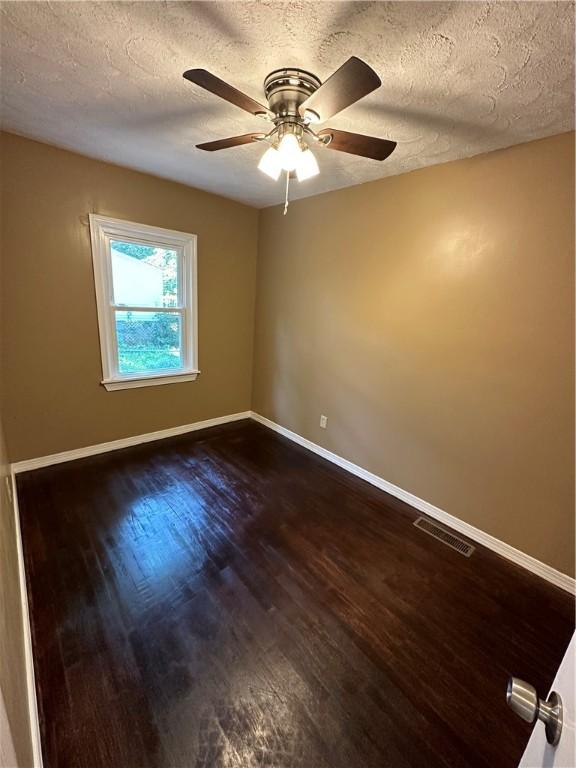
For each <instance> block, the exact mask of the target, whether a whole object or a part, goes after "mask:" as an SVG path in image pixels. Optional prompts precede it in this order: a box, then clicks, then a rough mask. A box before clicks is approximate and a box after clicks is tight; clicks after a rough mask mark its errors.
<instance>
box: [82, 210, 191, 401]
mask: <svg viewBox="0 0 576 768" xmlns="http://www.w3.org/2000/svg"><path fill="white" fill-rule="evenodd" d="M89 219H90V237H91V241H92V261H93V264H94V281H95V285H96V305H97V309H98V330H99V333H100V351H101V354H102V375H103V378H102V381H101V384H103V385H104V387H105V388H106V389H107V390H108V391H112V390H116V389H131V388H133V387H149V386H155V385H158V384H173V383H176V382H182V381H194V380H195V379H196V378H197V377H198V374H199V373H200V371H199V370H198V300H197V297H198V294H197V263H196V262H197V259H196V235H191V234H187V233H185V232H176V231H175V230H172V229H162V228H161V227H151V226H148V225H147V224H136V223H134V222H131V221H123V220H122V219H111V218H109V217H107V216H100V215H97V214H94V213H91V214H90V215H89ZM111 240H122V241H124V242H134V243H139V244H144V245H153V246H156V247H157V248H168V249H170V250H174V251H176V252H177V254H178V258H179V260H180V262H179V271H178V277H179V279H178V306H176V307H153V308H152V307H149V306H147V307H145V306H132V305H130V306H127V305H123V304H115V303H114V285H113V281H112V256H111V251H110V241H111ZM151 309H153V310H154V312H172V313H178V314H180V317H181V329H182V330H181V333H182V336H181V344H182V359H183V367H182V368H178V369H176V370H174V369H166V370H165V371H154V372H153V373H137V374H121V373H119V371H118V343H117V339H116V323H115V314H114V313H115V312H116V311H117V310H125V311H133V312H138V311H147V312H150V311H151Z"/></svg>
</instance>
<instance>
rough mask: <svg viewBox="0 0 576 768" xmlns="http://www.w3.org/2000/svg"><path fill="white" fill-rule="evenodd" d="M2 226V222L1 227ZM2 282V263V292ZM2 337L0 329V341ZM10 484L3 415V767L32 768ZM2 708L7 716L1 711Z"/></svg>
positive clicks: (0, 725) (0, 564) (0, 438)
mask: <svg viewBox="0 0 576 768" xmlns="http://www.w3.org/2000/svg"><path fill="white" fill-rule="evenodd" d="M2 223H3V222H2V221H1V220H0V227H1V225H2ZM3 278H4V275H3V270H2V268H1V262H0V291H1V289H2V285H3ZM2 336H3V332H2V327H1V326H0V341H1V340H2V339H1V337H2ZM1 349H2V345H1V344H0V370H2V368H3V362H4V361H3V359H2V356H1ZM1 394H2V392H1V391H0V395H1ZM7 481H8V482H10V478H9V467H8V459H7V455H6V448H5V443H4V431H3V428H2V418H1V414H0V766H6V768H8V767H9V766H10V767H12V766H14V753H15V754H16V759H17V765H18V767H19V768H31V767H32V764H33V759H32V742H31V738H30V724H29V720H28V694H27V688H26V664H25V660H24V659H25V657H24V632H23V624H22V601H21V596H20V581H19V575H18V550H17V547H16V527H15V518H14V508H13V506H12V501H11V498H10V496H9V494H8V489H7ZM2 700H3V701H2ZM3 708H5V712H2V711H1V710H2V709H3ZM4 715H5V716H4ZM7 730H9V733H7V732H6V731H7Z"/></svg>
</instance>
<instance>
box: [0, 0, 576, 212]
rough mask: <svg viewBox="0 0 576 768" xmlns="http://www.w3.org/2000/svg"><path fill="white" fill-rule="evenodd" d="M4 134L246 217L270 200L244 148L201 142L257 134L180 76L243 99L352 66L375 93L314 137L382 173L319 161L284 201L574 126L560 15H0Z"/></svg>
mask: <svg viewBox="0 0 576 768" xmlns="http://www.w3.org/2000/svg"><path fill="white" fill-rule="evenodd" d="M1 13H2V65H3V70H2V90H3V126H4V128H5V129H6V130H9V131H13V132H15V133H19V134H22V135H25V136H30V137H33V138H37V139H40V140H42V141H45V142H48V143H51V144H56V145H58V146H62V147H67V148H70V149H73V150H76V151H78V152H81V153H83V154H86V155H90V156H93V157H98V158H102V159H104V160H109V161H111V162H115V163H118V164H120V165H126V166H129V167H133V168H137V169H139V170H142V171H147V172H149V173H153V174H156V175H159V176H164V177H167V178H171V179H175V180H177V181H181V182H184V183H185V184H190V185H192V186H196V187H200V188H202V189H207V190H210V191H212V192H217V193H219V194H222V195H226V196H228V197H232V198H235V199H238V200H242V201H244V202H246V203H249V204H252V205H256V206H266V205H270V204H272V203H276V202H279V201H280V200H281V199H282V184H281V182H278V183H274V182H273V181H271V180H270V179H268V178H267V177H265V176H263V175H262V174H261V173H260V172H259V171H258V170H257V169H256V165H257V162H258V159H259V157H260V155H261V154H262V152H263V148H262V146H261V145H258V144H253V145H247V146H243V147H239V148H236V149H230V150H225V151H222V152H219V153H215V154H208V153H204V152H202V151H200V150H197V149H195V148H194V145H195V144H196V143H197V142H201V141H208V140H211V139H216V138H221V137H227V136H232V135H234V134H239V133H247V132H250V131H259V130H261V129H262V123H261V121H259V120H258V119H257V118H254V117H252V116H251V115H249V114H246V113H244V112H242V111H240V110H238V109H236V108H235V107H233V106H232V105H229V104H227V103H225V102H223V101H221V100H220V99H218V98H216V97H215V96H212V95H211V94H209V93H206V92H204V91H202V90H201V89H200V88H198V87H196V86H193V85H191V84H190V83H188V82H186V81H185V80H184V79H183V78H182V72H183V71H184V70H185V69H189V68H192V67H204V68H206V69H209V70H211V71H212V72H214V73H215V74H217V75H218V76H220V77H222V78H223V79H225V80H228V81H229V82H230V83H232V84H233V85H235V86H236V87H237V88H240V89H241V90H243V91H245V92H246V93H248V94H250V95H252V96H254V97H255V98H256V99H258V100H262V99H263V98H264V96H263V92H262V81H263V79H264V76H265V75H266V74H267V73H268V72H269V71H271V70H272V69H275V68H278V67H285V66H299V67H301V68H304V69H307V70H310V71H312V72H315V73H316V74H317V75H318V76H319V77H320V78H321V79H325V78H326V77H328V75H330V73H331V72H332V71H333V70H335V69H336V68H337V67H338V66H339V65H340V64H341V63H342V62H343V61H344V60H346V59H347V58H348V57H349V56H350V55H353V54H355V55H357V56H359V57H361V58H363V59H365V60H366V61H367V62H368V63H369V64H370V65H371V66H372V67H374V69H375V70H376V71H377V72H378V74H379V75H380V77H381V79H382V81H383V86H382V87H381V88H380V89H379V90H378V91H375V92H374V93H373V94H371V95H370V96H368V97H367V98H366V99H364V100H363V101H361V102H358V103H357V104H355V105H354V106H352V107H350V108H348V109H347V110H346V111H345V112H343V113H341V114H340V115H338V116H337V117H336V118H333V119H332V120H330V121H329V122H328V125H330V126H332V127H335V128H342V129H347V130H354V131H358V132H360V133H367V134H372V135H375V136H381V137H383V138H390V139H394V140H396V141H398V147H397V149H396V151H395V152H394V154H393V155H392V156H391V157H390V158H389V159H388V160H387V161H384V162H383V163H378V162H375V161H372V160H366V159H362V158H356V157H353V156H349V155H344V154H342V153H338V152H334V151H330V150H328V149H323V148H321V149H319V150H318V159H319V162H320V165H321V174H320V176H319V177H317V178H316V179H311V180H309V181H306V182H304V183H302V184H300V185H299V184H298V183H297V182H295V183H294V184H293V185H292V197H294V198H296V197H305V196H308V195H313V194H318V193H319V192H324V191H326V190H330V189H337V188H339V187H344V186H348V185H351V184H359V183H362V182H365V181H370V180H373V179H378V178H381V177H383V176H388V175H394V174H399V173H404V172H406V171H410V170H413V169H415V168H420V167H422V166H425V165H432V164H435V163H442V162H446V161H447V160H454V159H457V158H461V157H467V156H470V155H474V154H477V153H479V152H485V151H488V150H491V149H497V148H500V147H506V146H510V145H511V144H517V143H520V142H524V141H529V140H530V139H534V138H539V137H542V136H548V135H551V134H555V133H561V132H563V131H567V130H570V129H571V128H573V114H574V98H573V78H574V5H573V4H572V3H568V2H560V3H555V2H542V3H539V2H517V3H516V2H456V3H449V2H423V3H419V2H416V3H413V2H376V3H366V2H353V3H327V2H288V3H277V2H208V3H195V2H188V3H181V2H135V3H132V2H3V3H2V4H1Z"/></svg>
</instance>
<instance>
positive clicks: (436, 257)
mask: <svg viewBox="0 0 576 768" xmlns="http://www.w3.org/2000/svg"><path fill="white" fill-rule="evenodd" d="M259 239H260V244H259V261H258V285H257V315H256V336H255V337H256V353H255V370H254V392H253V408H254V409H255V410H256V411H258V412H259V413H261V414H262V415H264V416H267V417H269V418H271V419H273V420H274V421H276V422H278V423H280V424H282V425H284V426H285V427H288V428H289V429H292V430H294V431H295V432H298V433H299V434H301V435H303V436H305V437H307V438H309V439H310V440H313V441H314V442H316V443H319V444H320V445H322V446H325V447H326V448H328V449H329V450H331V451H334V452H335V453H337V454H340V455H341V456H344V457H346V458H347V459H350V460H351V461H353V462H355V463H357V464H360V465H361V466H362V467H364V468H366V469H368V470H370V471H371V472H374V473H376V474H378V475H380V476H382V477H384V478H385V479H386V480H388V481H390V482H392V483H395V484H396V485H399V486H400V487H402V488H404V489H406V490H408V491H411V492H412V493H414V494H416V495H417V496H420V497H421V498H423V499H426V500H427V501H429V502H431V503H433V504H435V505H437V506H439V507H441V508H443V509H444V510H446V511H448V512H450V513H451V514H453V515H456V516H457V517H459V518H461V519H463V520H465V521H467V522H469V523H471V524H472V525H475V526H477V527H479V528H481V529H482V530H484V531H487V532H488V533H491V534H493V535H494V536H496V537H498V538H499V539H502V540H504V541H506V542H508V543H509V544H512V545H513V546H515V547H517V548H518V549H520V550H522V551H524V552H527V553H529V554H531V555H533V556H535V557H537V558H538V559H540V560H542V561H544V562H546V563H549V564H550V565H552V566H554V567H556V568H558V569H559V570H561V571H564V572H566V573H569V574H572V573H573V572H574V450H573V443H574V431H573V429H574V411H573V397H574V374H573V371H574V332H573V330H574V297H573V291H574V280H573V269H574V263H573V259H574V136H573V135H572V134H564V135H561V136H555V137H552V138H549V139H544V140H541V141H536V142H532V143H529V144H524V145H520V146H516V147H513V148H511V149H507V150H503V151H499V152H493V153H490V154H485V155H480V156H477V157H474V158H471V159H468V160H462V161H458V162H454V163H448V164H446V165H440V166H435V167H431V168H427V169H424V170H420V171H416V172H413V173H409V174H406V175H403V176H397V177H394V178H390V179H384V180H382V181H378V182H374V183H370V184H364V185H361V186H357V187H352V188H348V189H344V190H340V191H337V192H331V193H327V194H323V195H320V196H318V197H315V198H313V199H308V200H304V201H300V202H294V203H292V204H291V205H290V209H289V211H288V215H287V216H286V217H283V216H282V210H281V208H279V207H277V208H271V209H267V210H264V211H262V212H261V215H260V228H259ZM320 414H326V415H327V416H328V428H327V429H326V430H322V429H320V428H319V418H320Z"/></svg>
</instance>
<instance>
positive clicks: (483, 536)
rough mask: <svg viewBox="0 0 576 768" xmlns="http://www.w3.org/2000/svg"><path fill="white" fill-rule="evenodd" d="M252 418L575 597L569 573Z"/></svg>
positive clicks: (575, 588)
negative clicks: (562, 571)
mask: <svg viewBox="0 0 576 768" xmlns="http://www.w3.org/2000/svg"><path fill="white" fill-rule="evenodd" d="M252 418H253V419H254V420H255V421H257V422H259V423H260V424H263V425H264V426H265V427H268V428H269V429H273V430H274V432H278V434H280V435H283V436H284V437H287V438H288V439H289V440H293V441H294V442H295V443H298V445H301V446H303V447H304V448H307V449H308V450H309V451H312V452H313V453H316V454H318V456H322V458H324V459H327V460H328V461H331V462H332V463H333V464H337V465H338V466H339V467H342V469H345V470H347V471H348V472H351V473H352V474H353V475H356V476H357V477H360V478H362V480H366V482H368V483H370V484H371V485H375V486H376V487H377V488H380V489H381V490H383V491H386V493H389V494H390V495H391V496H395V497H396V498H397V499H400V500H401V501H404V502H406V504H409V505H410V506H411V507H414V509H417V510H418V511H419V512H423V513H424V514H425V515H428V516H429V517H433V518H434V519H435V520H439V521H440V522H442V523H444V524H445V525H447V526H449V527H450V528H453V529H454V530H456V531H458V532H459V533H461V534H463V535H464V536H466V537H467V538H469V539H472V540H473V541H476V542H478V544H482V545H483V546H485V547H487V548H488V549H491V550H493V551H494V552H497V553H498V554H499V555H501V556H502V557H505V558H506V559H507V560H512V562H514V563H516V564H517V565H520V566H522V567H523V568H526V570H528V571H531V572H532V573H535V574H537V575H538V576H540V577H542V578H543V579H546V581H549V582H551V583H552V584H555V585H556V586H557V587H560V588H561V589H564V590H566V591H567V592H570V593H571V594H575V592H576V581H575V580H574V579H573V578H572V577H571V576H567V575H566V574H565V573H561V572H560V571H557V570H556V569H555V568H552V567H551V566H550V565H546V563H542V562H540V560H537V559H536V558H535V557H532V556H531V555H527V554H525V553H524V552H520V550H518V549H515V548H514V547H512V546H510V544H506V543H505V542H503V541H500V539H497V538H495V537H494V536H491V535H490V534H489V533H485V532H484V531H481V530H480V529H479V528H475V527H474V526H473V525H470V524H469V523H465V522H464V521H463V520H460V519H459V518H457V517H454V515H451V514H449V513H448V512H445V511H444V510H443V509H440V508H439V507H436V506H434V504H430V502H428V501H424V499H420V498H419V497H418V496H415V495H414V494H413V493H410V492H409V491H405V490H404V489H403V488H399V487H398V486H397V485H393V484H392V483H389V482H388V481H387V480H384V478H382V477H379V476H378V475H375V474H373V473H372V472H368V470H366V469H363V468H362V467H359V466H358V465H357V464H353V463H352V462H351V461H348V460H347V459H343V458H342V456H338V455H337V454H336V453H332V452H331V451H328V450H326V448H322V446H320V445H317V444H316V443H313V442H312V441H311V440H307V439H306V438H305V437H302V436H301V435H298V434H297V433H296V432H292V431H291V430H289V429H286V427H282V426H280V424H276V423H275V422H273V421H270V419H267V418H266V417H265V416H261V415H260V414H259V413H255V412H252Z"/></svg>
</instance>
